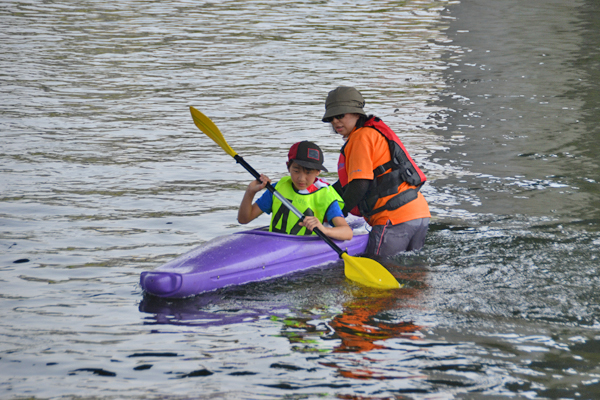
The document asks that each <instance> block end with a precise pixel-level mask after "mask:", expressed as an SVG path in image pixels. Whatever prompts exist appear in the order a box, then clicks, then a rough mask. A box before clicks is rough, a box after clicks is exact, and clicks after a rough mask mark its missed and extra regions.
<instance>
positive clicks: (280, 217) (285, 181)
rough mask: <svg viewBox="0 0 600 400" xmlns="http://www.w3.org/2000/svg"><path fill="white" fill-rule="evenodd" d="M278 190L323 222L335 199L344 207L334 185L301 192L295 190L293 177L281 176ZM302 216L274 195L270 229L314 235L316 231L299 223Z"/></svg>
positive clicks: (300, 208) (300, 209)
mask: <svg viewBox="0 0 600 400" xmlns="http://www.w3.org/2000/svg"><path fill="white" fill-rule="evenodd" d="M276 189H277V191H278V192H279V193H281V194H282V195H283V197H285V198H286V199H288V200H289V201H290V202H291V203H292V204H293V205H294V207H296V208H297V209H298V211H300V212H301V213H302V214H304V215H306V216H314V217H317V218H318V219H319V221H320V222H321V223H323V220H324V219H325V214H326V213H327V210H328V209H329V206H330V205H331V203H333V202H334V201H335V200H337V201H338V203H339V204H340V208H341V207H343V204H344V203H343V202H342V198H341V197H340V195H339V194H338V193H337V192H336V191H335V189H334V188H333V186H327V187H323V188H320V189H319V190H317V191H316V192H313V193H308V194H301V193H298V192H296V191H295V190H294V187H293V186H292V178H291V177H289V176H286V177H283V178H281V180H280V181H279V182H277V187H276ZM299 223H300V218H298V217H297V216H296V215H295V214H294V213H293V212H290V210H289V209H288V208H287V207H286V206H284V205H283V204H282V203H281V201H279V199H278V198H277V197H275V196H273V211H272V214H271V225H270V226H269V231H271V232H279V233H287V234H289V235H310V234H311V233H312V234H313V235H314V234H315V233H314V232H307V230H306V228H305V227H303V226H300V225H299Z"/></svg>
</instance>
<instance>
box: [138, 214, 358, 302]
mask: <svg viewBox="0 0 600 400" xmlns="http://www.w3.org/2000/svg"><path fill="white" fill-rule="evenodd" d="M361 224H362V223H361ZM353 225H354V227H357V224H353ZM367 237H368V235H366V234H362V235H361V234H355V235H354V237H353V238H352V239H351V240H347V241H336V242H337V244H338V245H339V246H341V247H343V248H345V249H346V251H347V252H348V254H351V255H354V254H360V253H362V252H363V251H364V250H365V248H366V246H367ZM337 260H339V258H338V257H337V255H336V253H334V252H332V251H331V249H330V248H329V246H328V245H327V244H326V243H325V242H323V241H322V240H321V239H320V238H318V237H317V236H293V235H286V234H282V233H275V232H268V231H266V230H264V229H254V230H249V231H243V232H238V233H235V234H233V235H226V236H220V237H217V238H215V239H213V240H210V241H208V242H206V243H205V244H203V245H201V246H199V247H197V248H195V249H193V250H191V251H189V252H187V253H185V254H183V255H181V256H179V257H177V258H176V259H174V260H172V261H170V262H168V263H166V264H164V265H163V266H160V267H158V268H157V269H156V270H154V271H145V272H142V274H141V276H140V285H141V286H142V289H143V290H144V291H145V292H146V293H148V294H151V295H154V296H158V297H167V298H182V297H190V296H194V295H197V294H200V293H204V292H209V291H212V290H216V289H219V288H222V287H225V286H231V285H241V284H244V283H248V282H253V281H260V280H265V279H270V278H274V277H277V276H282V275H286V274H290V273H292V272H295V271H301V270H306V269H309V268H312V267H315V266H318V265H323V264H327V263H331V262H335V261H337Z"/></svg>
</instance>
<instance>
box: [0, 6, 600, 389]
mask: <svg viewBox="0 0 600 400" xmlns="http://www.w3.org/2000/svg"><path fill="white" fill-rule="evenodd" d="M599 21H600V6H599V5H598V4H597V2H596V1H595V0H576V1H569V2H567V1H564V0H545V1H541V0H532V1H527V2H522V1H517V0H503V1H495V2H494V1H490V0H462V1H460V2H459V1H436V0H421V1H388V0H380V1H359V0H355V1H342V0H340V1H334V0H331V1H326V2H324V1H280V0H278V1H261V2H257V1H244V2H241V1H221V2H205V1H178V0H165V1H143V2H142V1H131V0H125V1H121V2H118V3H106V2H100V1H79V0H73V1H64V0H61V1H59V0H57V1H44V2H39V1H29V2H26V1H3V2H2V3H1V4H0V49H1V50H2V56H1V57H0V133H1V134H2V144H1V150H0V154H1V158H0V160H1V161H0V163H1V164H0V168H1V174H2V176H1V181H0V201H1V203H0V227H1V230H0V232H1V233H0V249H1V254H0V305H1V308H0V309H1V310H2V311H0V397H1V398H40V399H42V398H43V399H46V398H75V397H77V398H81V397H82V398H227V399H229V398H231V399H234V398H235V399H238V398H243V399H267V398H289V399H309V398H341V399H350V398H352V399H367V398H368V399H389V398H398V399H452V398H551V399H553V398H577V399H593V398H598V397H600V386H599V383H600V367H599V361H600V356H598V354H599V351H600V322H599V317H600V310H599V306H598V304H599V303H600V301H599V300H600V298H599V295H598V292H597V288H598V286H599V279H598V259H597V257H598V247H599V246H600V233H599V229H598V224H599V221H600V207H598V205H599V204H598V193H599V190H598V182H599V181H600V177H599V176H598V170H599V169H598V164H599V161H600V159H599V156H598V155H597V152H596V151H595V147H596V142H597V139H598V137H599V136H598V135H599V133H600V132H599V128H598V126H600V124H599V122H600V121H599V120H600V118H599V117H598V116H599V115H600V114H599V112H598V110H599V104H600V96H599V94H598V93H600V91H599V89H600V88H599V83H598V82H600V79H599V78H600V76H599V72H598V71H599V70H600V68H599V67H600V65H599V64H600V58H599V57H600V52H599V48H598V44H597V35H598V30H599V28H600V22H599ZM342 84H344V85H353V86H356V87H357V88H359V89H360V90H361V91H362V93H363V94H364V95H365V97H366V100H367V107H366V108H367V111H369V112H371V113H375V114H377V115H378V116H380V117H381V118H383V119H384V121H386V122H387V123H388V124H389V125H390V126H392V128H393V129H394V130H395V131H396V132H397V133H398V134H399V135H400V136H401V138H402V139H403V141H404V143H405V145H406V146H407V147H408V149H409V150H410V152H411V154H412V155H413V156H414V158H415V159H416V160H417V162H418V163H419V164H421V165H422V166H423V169H424V170H425V172H426V174H427V175H428V178H429V180H428V183H427V185H426V186H425V187H424V188H423V192H424V194H425V196H426V197H427V199H428V201H429V203H430V207H431V210H432V214H433V219H432V225H431V230H430V234H429V236H428V239H427V243H426V246H425V248H424V249H423V251H421V252H419V253H416V254H406V255H402V256H399V257H397V258H396V259H395V260H393V263H390V264H389V265H388V267H389V269H390V271H391V272H392V273H394V274H395V275H396V276H397V277H398V278H399V280H400V281H401V282H403V283H404V284H405V288H404V289H401V290H398V291H391V292H384V293H382V292H378V291H372V290H367V289H363V288H359V287H356V286H353V285H352V284H351V283H349V282H347V281H346V280H345V279H344V276H343V272H342V269H341V264H339V263H338V264H336V265H330V266H323V267H319V268H316V269H311V270H308V271H305V272H303V273H299V274H294V275H292V276H288V277H284V278H279V279H275V280H271V281H267V282H258V283H252V284H248V285H244V286H240V287H231V288H225V289H222V290H219V291H217V292H214V293H208V294H204V295H200V296H197V297H195V298H192V299H187V300H180V301H167V300H158V299H155V298H151V297H147V296H144V295H143V294H142V292H141V290H140V287H139V285H138V279H139V274H140V273H141V272H142V271H146V270H152V269H154V268H156V267H158V266H159V265H161V264H163V263H165V262H167V261H169V260H171V259H172V258H174V257H175V256H177V255H179V254H181V253H183V252H185V251H187V250H189V249H191V248H194V247H195V246H198V245H200V244H202V243H204V242H206V241H208V240H210V239H211V238H213V237H216V236H220V235H225V234H230V233H233V232H236V231H240V230H243V229H247V228H248V226H240V225H238V224H237V222H236V214H237V206H238V204H239V201H240V200H241V197H242V194H243V191H244V189H245V187H246V185H247V183H248V182H249V180H250V179H251V178H250V175H248V174H247V172H245V171H244V170H243V169H242V168H241V167H239V166H238V165H236V164H235V163H234V162H233V160H232V159H231V157H229V156H228V155H227V154H225V153H224V152H223V151H222V150H221V149H220V148H219V147H218V146H217V145H215V144H214V143H212V141H211V140H210V139H208V138H207V137H206V136H204V135H203V134H202V133H201V132H200V131H198V129H197V128H196V127H195V126H194V125H193V123H192V120H191V117H190V115H189V111H188V107H189V106H190V105H193V106H194V107H196V108H197V109H199V110H200V111H202V112H203V113H205V114H206V115H208V116H209V117H210V118H211V119H212V120H213V121H214V122H215V123H216V124H217V126H218V127H219V128H220V129H221V131H222V132H223V134H224V135H225V137H226V139H227V141H228V142H229V144H230V145H231V146H232V147H233V148H234V149H235V150H236V151H237V152H238V153H239V154H241V155H243V156H244V157H245V158H246V160H247V161H248V162H250V164H252V165H253V166H254V167H255V168H257V169H259V170H260V171H261V172H264V173H266V174H268V175H270V176H271V177H272V178H275V179H276V178H279V177H281V176H283V174H284V172H285V165H284V162H285V160H286V158H285V156H286V153H287V148H289V146H290V145H291V144H293V143H294V142H296V141H299V140H313V141H316V142H317V143H319V144H320V145H321V146H322V147H323V148H324V150H325V152H326V166H327V167H328V168H329V169H330V170H331V171H335V161H336V158H337V151H338V150H339V147H340V145H341V142H340V140H339V138H338V137H336V136H335V135H334V134H332V133H331V132H330V131H329V130H328V128H327V127H326V126H325V125H324V124H323V123H321V122H320V117H321V115H322V111H323V102H324V99H325V97H326V94H327V92H328V91H329V90H331V89H333V88H335V87H336V86H338V85H342ZM326 177H327V178H329V179H330V180H331V181H334V180H335V179H336V175H335V173H329V174H326ZM267 223H268V218H267V217H266V216H262V217H260V218H259V219H258V220H256V221H254V222H253V223H252V224H250V227H256V226H261V225H266V224H267Z"/></svg>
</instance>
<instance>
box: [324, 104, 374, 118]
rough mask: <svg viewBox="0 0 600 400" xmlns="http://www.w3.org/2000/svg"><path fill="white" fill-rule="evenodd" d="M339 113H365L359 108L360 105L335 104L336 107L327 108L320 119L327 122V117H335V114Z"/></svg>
mask: <svg viewBox="0 0 600 400" xmlns="http://www.w3.org/2000/svg"><path fill="white" fill-rule="evenodd" d="M340 114H360V115H367V114H366V113H365V111H364V110H363V109H362V108H360V107H352V106H337V107H331V108H328V109H327V110H326V111H325V115H323V118H321V121H323V122H327V121H325V120H326V119H327V118H331V117H335V116H336V115H340Z"/></svg>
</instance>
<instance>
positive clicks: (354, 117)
mask: <svg viewBox="0 0 600 400" xmlns="http://www.w3.org/2000/svg"><path fill="white" fill-rule="evenodd" d="M358 118H359V115H358V114H342V115H336V116H334V117H333V120H332V121H331V127H332V128H333V130H334V131H336V132H337V133H338V134H340V135H342V136H343V137H344V138H347V137H348V135H350V133H351V132H352V130H353V129H354V127H355V126H356V121H358Z"/></svg>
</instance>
